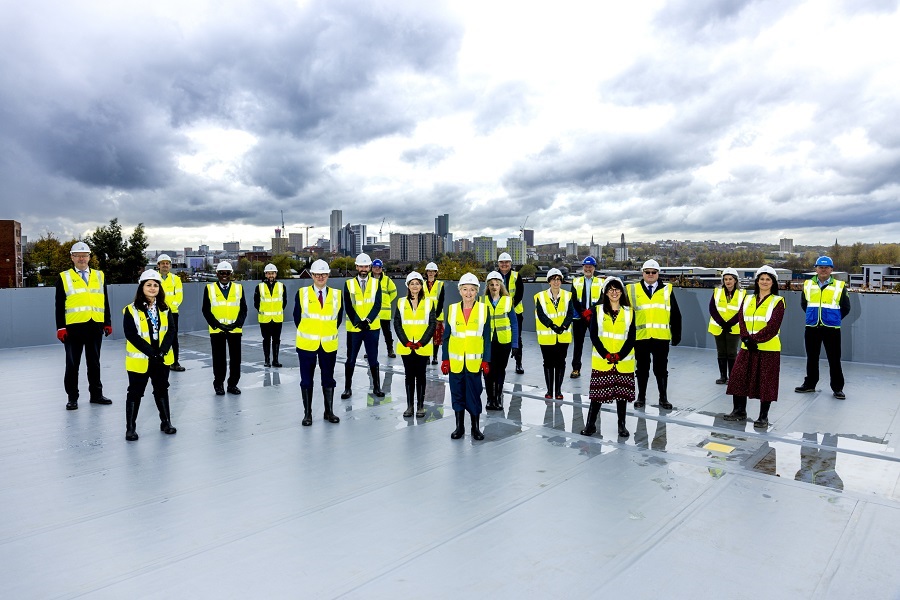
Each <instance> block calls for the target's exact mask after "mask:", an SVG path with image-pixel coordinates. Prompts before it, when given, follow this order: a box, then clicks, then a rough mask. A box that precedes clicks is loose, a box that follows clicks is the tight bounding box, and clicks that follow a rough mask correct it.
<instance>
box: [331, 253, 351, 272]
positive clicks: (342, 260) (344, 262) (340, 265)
mask: <svg viewBox="0 0 900 600" xmlns="http://www.w3.org/2000/svg"><path fill="white" fill-rule="evenodd" d="M328 266H329V267H331V268H332V269H337V270H338V271H340V273H341V275H347V274H348V273H356V257H354V256H340V257H338V258H335V259H334V260H332V261H331V264H330V265H328Z"/></svg>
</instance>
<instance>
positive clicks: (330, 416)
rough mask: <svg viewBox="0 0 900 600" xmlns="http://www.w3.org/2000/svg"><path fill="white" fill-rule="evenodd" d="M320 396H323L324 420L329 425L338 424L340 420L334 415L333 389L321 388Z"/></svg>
mask: <svg viewBox="0 0 900 600" xmlns="http://www.w3.org/2000/svg"><path fill="white" fill-rule="evenodd" d="M310 394H312V390H310ZM322 395H323V396H325V420H326V421H328V422H329V423H340V422H341V420H340V419H339V418H338V417H337V415H335V414H334V388H326V387H323V388H322Z"/></svg>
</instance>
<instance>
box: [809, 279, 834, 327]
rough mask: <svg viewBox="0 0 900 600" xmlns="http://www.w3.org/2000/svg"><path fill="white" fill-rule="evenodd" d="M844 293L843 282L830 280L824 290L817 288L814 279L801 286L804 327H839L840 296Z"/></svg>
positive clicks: (817, 285) (817, 284) (816, 282)
mask: <svg viewBox="0 0 900 600" xmlns="http://www.w3.org/2000/svg"><path fill="white" fill-rule="evenodd" d="M843 293H844V282H843V281H841V280H839V279H834V278H832V279H831V281H829V282H828V285H826V286H825V287H824V288H820V287H819V282H818V280H817V278H816V277H813V278H812V279H809V280H807V281H806V283H804V284H803V295H804V296H806V325H807V326H808V327H815V326H816V325H824V326H825V327H840V326H841V294H843Z"/></svg>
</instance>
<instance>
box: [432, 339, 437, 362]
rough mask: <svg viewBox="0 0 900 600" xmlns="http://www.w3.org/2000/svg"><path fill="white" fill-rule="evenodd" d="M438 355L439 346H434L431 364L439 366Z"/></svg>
mask: <svg viewBox="0 0 900 600" xmlns="http://www.w3.org/2000/svg"><path fill="white" fill-rule="evenodd" d="M437 354H438V345H437V344H435V345H434V356H432V357H431V364H433V365H436V364H437Z"/></svg>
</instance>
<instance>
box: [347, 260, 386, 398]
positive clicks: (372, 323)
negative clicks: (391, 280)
mask: <svg viewBox="0 0 900 600" xmlns="http://www.w3.org/2000/svg"><path fill="white" fill-rule="evenodd" d="M371 269H372V259H371V258H369V255H368V254H366V253H362V254H359V255H357V257H356V277H353V278H351V279H348V280H347V281H345V282H344V297H343V303H344V312H345V313H346V315H347V320H346V321H345V322H344V326H345V327H346V328H347V362H346V363H344V391H343V393H342V394H341V398H343V399H344V400H346V399H347V398H349V397H350V396H351V395H352V394H353V389H352V387H351V386H352V385H353V369H354V368H355V367H356V357H357V356H359V349H360V347H361V346H363V345H364V344H365V347H366V359H367V360H368V361H369V372H370V373H371V374H372V393H373V394H374V395H376V396H378V397H379V398H383V397H384V392H383V391H381V371H379V370H378V337H379V334H380V333H381V330H380V328H379V327H380V323H381V318H380V316H381V296H382V294H381V285H380V284H379V282H378V281H377V280H375V279H374V278H372V277H370V273H369V271H370V270H371Z"/></svg>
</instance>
